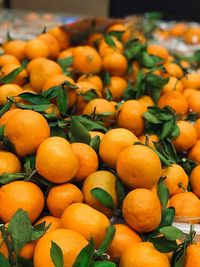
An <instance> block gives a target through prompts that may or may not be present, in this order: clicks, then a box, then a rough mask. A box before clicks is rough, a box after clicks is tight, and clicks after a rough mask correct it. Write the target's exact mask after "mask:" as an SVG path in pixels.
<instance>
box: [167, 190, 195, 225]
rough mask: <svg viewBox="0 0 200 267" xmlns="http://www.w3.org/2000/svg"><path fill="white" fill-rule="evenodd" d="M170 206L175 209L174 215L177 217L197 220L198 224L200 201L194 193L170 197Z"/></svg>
mask: <svg viewBox="0 0 200 267" xmlns="http://www.w3.org/2000/svg"><path fill="white" fill-rule="evenodd" d="M170 206H171V207H174V208H175V215H176V216H177V217H183V218H184V217H186V218H189V219H194V220H198V222H199V217H200V200H199V198H198V197H197V196H196V195H195V194H194V193H192V192H184V193H178V194H176V195H174V196H172V197H171V198H170ZM195 217H197V218H195ZM177 219H178V218H177ZM198 222H197V223H198ZM194 223H195V222H194Z"/></svg>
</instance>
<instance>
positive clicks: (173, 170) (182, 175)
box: [162, 164, 189, 195]
mask: <svg viewBox="0 0 200 267" xmlns="http://www.w3.org/2000/svg"><path fill="white" fill-rule="evenodd" d="M162 177H166V179H164V180H163V181H164V183H165V184H166V186H167V188H168V189H169V193H170V195H175V194H178V193H181V192H183V191H184V189H183V188H185V190H186V189H187V186H188V182H189V179H188V176H187V174H186V172H185V171H184V169H183V168H182V167H181V166H180V165H178V164H172V165H171V166H169V167H167V168H165V169H163V171H162Z"/></svg>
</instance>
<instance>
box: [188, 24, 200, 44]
mask: <svg viewBox="0 0 200 267" xmlns="http://www.w3.org/2000/svg"><path fill="white" fill-rule="evenodd" d="M184 41H185V42H186V44H196V45H197V44H199V43H200V29H199V27H195V26H193V27H189V28H188V29H187V30H186V31H185V33H184Z"/></svg>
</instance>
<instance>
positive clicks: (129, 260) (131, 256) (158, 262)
mask: <svg viewBox="0 0 200 267" xmlns="http://www.w3.org/2000/svg"><path fill="white" fill-rule="evenodd" d="M141 266H142V267H155V266H162V267H170V263H169V259H168V258H167V256H166V255H165V254H163V253H161V252H159V251H157V250H156V249H155V248H154V246H153V244H152V243H150V242H140V243H136V244H134V245H132V246H130V247H129V248H127V249H126V250H125V251H124V253H122V257H121V260H120V264H119V267H141Z"/></svg>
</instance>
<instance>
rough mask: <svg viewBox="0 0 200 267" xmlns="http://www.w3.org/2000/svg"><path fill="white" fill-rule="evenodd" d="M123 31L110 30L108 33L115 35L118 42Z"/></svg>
mask: <svg viewBox="0 0 200 267" xmlns="http://www.w3.org/2000/svg"><path fill="white" fill-rule="evenodd" d="M124 32H125V31H110V32H109V33H108V35H110V36H114V37H116V38H117V39H118V40H119V41H120V42H121V41H122V35H123V34H124Z"/></svg>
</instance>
